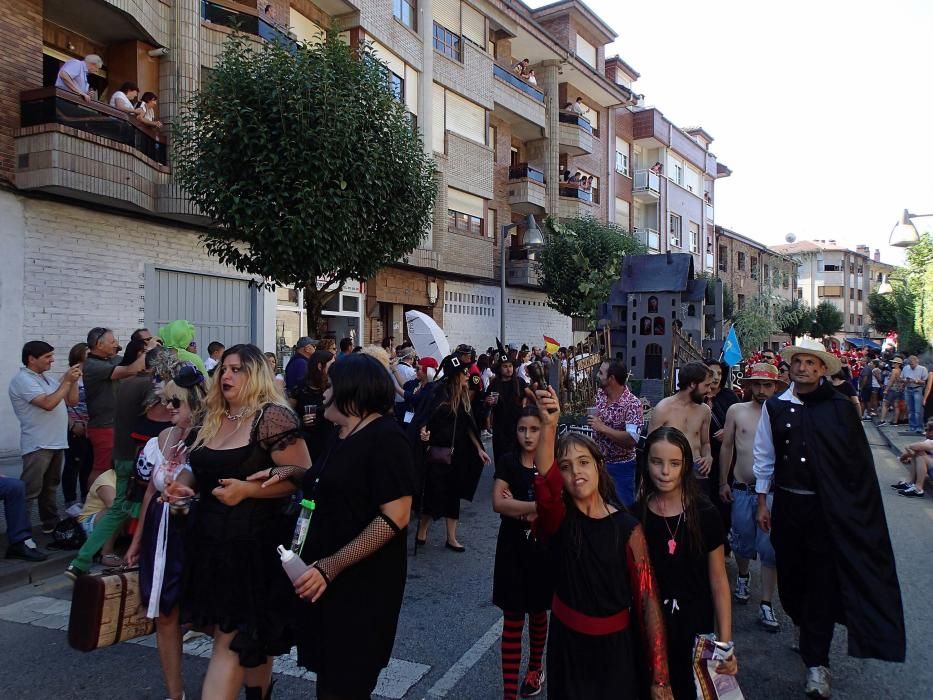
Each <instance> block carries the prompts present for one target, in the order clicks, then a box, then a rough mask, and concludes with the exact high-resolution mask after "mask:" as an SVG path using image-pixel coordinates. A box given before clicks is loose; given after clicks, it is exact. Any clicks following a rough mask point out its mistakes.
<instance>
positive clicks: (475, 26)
mask: <svg viewBox="0 0 933 700" xmlns="http://www.w3.org/2000/svg"><path fill="white" fill-rule="evenodd" d="M461 7H462V8H463V15H462V18H463V38H464V39H469V40H470V41H472V42H473V43H474V44H476V45H477V46H479V47H480V48H482V47H484V46H485V45H486V17H485V16H484V15H483V14H482V13H481V12H478V11H476V10H474V9H473V8H472V7H470V6H469V5H467V4H463V5H461Z"/></svg>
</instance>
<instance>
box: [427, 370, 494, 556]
mask: <svg viewBox="0 0 933 700" xmlns="http://www.w3.org/2000/svg"><path fill="white" fill-rule="evenodd" d="M441 371H442V372H443V378H442V380H441V381H442V384H441V385H440V386H439V387H436V388H435V389H434V390H433V391H432V392H431V395H430V399H429V400H430V401H431V405H430V407H429V408H428V409H427V410H426V412H425V414H424V415H425V416H426V421H427V422H426V424H425V425H423V426H422V427H421V431H420V435H421V441H422V443H423V444H424V445H426V446H427V451H426V456H425V459H424V475H423V477H422V479H423V481H422V498H421V503H420V510H421V522H420V523H419V524H418V532H417V534H416V535H415V538H416V543H417V544H419V545H423V544H425V543H426V542H427V536H428V526H429V525H430V524H431V520H432V519H434V520H437V519H438V518H445V519H446V521H447V542H446V543H445V546H446V547H447V549H451V550H453V551H455V552H464V551H466V547H464V546H463V545H462V544H460V542H459V541H458V540H457V524H458V523H459V521H460V499H461V498H462V499H464V500H467V501H472V500H473V496H474V495H475V494H476V487H477V485H478V484H479V477H480V475H481V474H482V471H483V467H484V466H485V465H487V464H489V463H490V462H491V461H492V460H490V459H489V455H488V454H486V450H484V449H483V443H482V442H481V441H480V433H479V428H478V427H477V425H476V421H475V420H474V416H473V408H472V405H471V403H470V374H469V372H470V365H469V364H467V363H465V362H462V361H461V360H460V359H459V358H458V357H457V356H456V355H451V356H449V357H445V358H444V361H443V362H442V363H441ZM450 450H453V451H452V453H449V451H450ZM443 454H449V456H448V457H446V458H445V457H443V456H441V455H443Z"/></svg>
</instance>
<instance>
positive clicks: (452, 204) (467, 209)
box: [447, 187, 485, 219]
mask: <svg viewBox="0 0 933 700" xmlns="http://www.w3.org/2000/svg"><path fill="white" fill-rule="evenodd" d="M447 208H448V209H453V210H454V211H459V212H461V213H463V214H469V215H470V216H476V217H479V218H480V219H482V218H484V217H483V209H484V208H485V202H484V201H483V198H482V197H477V196H476V195H472V194H468V193H466V192H463V191H461V190H455V189H454V188H453V187H448V188H447Z"/></svg>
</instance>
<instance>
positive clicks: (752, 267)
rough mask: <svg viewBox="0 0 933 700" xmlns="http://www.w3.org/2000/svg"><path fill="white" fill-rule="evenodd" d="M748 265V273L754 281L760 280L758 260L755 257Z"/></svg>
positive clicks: (749, 260) (751, 258) (750, 259)
mask: <svg viewBox="0 0 933 700" xmlns="http://www.w3.org/2000/svg"><path fill="white" fill-rule="evenodd" d="M748 263H749V265H748V271H749V273H750V274H751V276H752V279H753V280H756V279H758V258H756V257H755V256H754V255H753V256H752V257H750V258H749V259H748Z"/></svg>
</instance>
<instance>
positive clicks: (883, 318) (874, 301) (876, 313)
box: [868, 291, 913, 334]
mask: <svg viewBox="0 0 933 700" xmlns="http://www.w3.org/2000/svg"><path fill="white" fill-rule="evenodd" d="M897 311H898V309H897V303H896V302H895V295H894V294H878V292H876V291H875V292H871V293H870V294H869V295H868V313H869V315H870V316H871V325H872V326H873V327H874V329H875V330H876V331H878V332H879V333H883V334H888V333H891V332H892V331H893V332H895V333H897V331H898V328H899V325H898V318H897ZM910 311H911V316H912V315H913V304H911V309H910Z"/></svg>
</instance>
